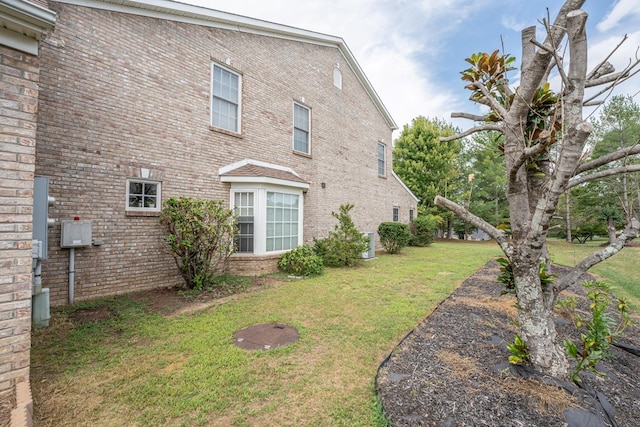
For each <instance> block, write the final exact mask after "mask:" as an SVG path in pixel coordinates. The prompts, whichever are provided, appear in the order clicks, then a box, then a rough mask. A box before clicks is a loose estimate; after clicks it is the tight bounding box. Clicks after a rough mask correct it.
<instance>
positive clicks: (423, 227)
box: [409, 215, 439, 247]
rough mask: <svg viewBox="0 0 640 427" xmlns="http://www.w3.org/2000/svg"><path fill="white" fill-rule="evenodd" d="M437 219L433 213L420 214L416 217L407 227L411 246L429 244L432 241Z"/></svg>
mask: <svg viewBox="0 0 640 427" xmlns="http://www.w3.org/2000/svg"><path fill="white" fill-rule="evenodd" d="M438 226H439V223H438V220H437V219H436V217H434V216H433V215H421V216H418V217H416V218H415V219H414V220H413V221H411V224H410V225H409V229H410V230H411V241H410V242H409V244H410V245H411V246H420V247H424V246H429V245H430V244H431V243H433V239H434V236H435V235H436V231H437V230H438Z"/></svg>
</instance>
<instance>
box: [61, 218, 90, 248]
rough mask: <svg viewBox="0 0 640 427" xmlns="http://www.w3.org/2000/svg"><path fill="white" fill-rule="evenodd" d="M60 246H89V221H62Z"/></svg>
mask: <svg viewBox="0 0 640 427" xmlns="http://www.w3.org/2000/svg"><path fill="white" fill-rule="evenodd" d="M60 240H61V242H60V247H61V248H80V247H82V246H91V221H62V230H61V238H60Z"/></svg>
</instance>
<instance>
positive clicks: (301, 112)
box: [293, 102, 311, 154]
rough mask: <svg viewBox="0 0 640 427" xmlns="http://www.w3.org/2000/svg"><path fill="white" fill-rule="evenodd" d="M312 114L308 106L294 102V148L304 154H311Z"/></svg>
mask: <svg viewBox="0 0 640 427" xmlns="http://www.w3.org/2000/svg"><path fill="white" fill-rule="evenodd" d="M310 116H311V111H310V110H309V109H308V108H306V107H304V106H302V105H300V104H298V103H295V102H294V103H293V149H294V150H295V151H298V152H300V153H304V154H311V139H310V134H311V132H310V123H311V120H310Z"/></svg>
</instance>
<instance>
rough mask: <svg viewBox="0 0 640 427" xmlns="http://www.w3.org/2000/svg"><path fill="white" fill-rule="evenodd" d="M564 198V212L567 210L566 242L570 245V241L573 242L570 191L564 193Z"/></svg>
mask: <svg viewBox="0 0 640 427" xmlns="http://www.w3.org/2000/svg"><path fill="white" fill-rule="evenodd" d="M564 194H565V196H564V203H565V206H566V210H567V215H566V218H567V221H566V226H567V242H569V243H571V241H572V240H573V239H572V237H571V201H570V199H569V198H570V197H571V190H567V191H565V192H564Z"/></svg>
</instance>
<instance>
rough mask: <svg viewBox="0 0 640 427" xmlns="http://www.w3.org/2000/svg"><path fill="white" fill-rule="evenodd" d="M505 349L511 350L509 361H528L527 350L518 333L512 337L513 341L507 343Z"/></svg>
mask: <svg viewBox="0 0 640 427" xmlns="http://www.w3.org/2000/svg"><path fill="white" fill-rule="evenodd" d="M507 349H508V350H509V351H510V352H511V356H509V363H513V364H517V363H527V362H528V361H529V350H528V349H527V345H526V344H525V343H524V341H523V339H522V338H521V337H520V335H518V334H516V335H515V336H514V337H513V343H511V344H507Z"/></svg>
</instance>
